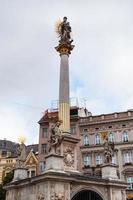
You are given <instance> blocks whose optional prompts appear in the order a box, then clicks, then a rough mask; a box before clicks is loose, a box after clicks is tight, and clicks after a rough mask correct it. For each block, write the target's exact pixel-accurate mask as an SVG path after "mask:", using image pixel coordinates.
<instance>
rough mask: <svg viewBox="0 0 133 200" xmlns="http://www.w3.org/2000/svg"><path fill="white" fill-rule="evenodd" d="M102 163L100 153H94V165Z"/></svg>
mask: <svg viewBox="0 0 133 200" xmlns="http://www.w3.org/2000/svg"><path fill="white" fill-rule="evenodd" d="M102 163H103V158H102V155H101V154H99V153H98V154H96V165H102Z"/></svg>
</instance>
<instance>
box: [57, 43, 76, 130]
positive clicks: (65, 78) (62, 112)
mask: <svg viewBox="0 0 133 200" xmlns="http://www.w3.org/2000/svg"><path fill="white" fill-rule="evenodd" d="M73 48H74V45H71V44H70V43H67V42H62V43H60V44H59V46H57V47H56V48H55V49H56V50H57V51H58V52H59V53H60V57H61V62H60V85H59V120H60V121H62V125H61V129H62V131H63V132H64V133H65V132H70V102H69V59H68V58H69V55H70V54H71V51H72V49H73Z"/></svg>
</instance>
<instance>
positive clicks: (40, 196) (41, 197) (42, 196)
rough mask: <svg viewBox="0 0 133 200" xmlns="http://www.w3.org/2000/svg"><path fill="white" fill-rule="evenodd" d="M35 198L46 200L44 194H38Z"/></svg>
mask: <svg viewBox="0 0 133 200" xmlns="http://www.w3.org/2000/svg"><path fill="white" fill-rule="evenodd" d="M37 200H46V199H45V196H44V195H43V194H39V195H38V196H37Z"/></svg>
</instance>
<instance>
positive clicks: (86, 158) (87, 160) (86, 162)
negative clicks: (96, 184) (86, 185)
mask: <svg viewBox="0 0 133 200" xmlns="http://www.w3.org/2000/svg"><path fill="white" fill-rule="evenodd" d="M91 162H92V158H91V155H90V154H85V155H84V156H83V163H84V167H90V166H91Z"/></svg>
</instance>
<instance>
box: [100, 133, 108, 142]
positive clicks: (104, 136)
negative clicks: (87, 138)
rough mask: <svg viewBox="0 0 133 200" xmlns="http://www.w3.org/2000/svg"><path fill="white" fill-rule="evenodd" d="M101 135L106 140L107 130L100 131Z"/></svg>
mask: <svg viewBox="0 0 133 200" xmlns="http://www.w3.org/2000/svg"><path fill="white" fill-rule="evenodd" d="M101 136H102V139H103V140H106V139H107V138H108V131H103V132H101Z"/></svg>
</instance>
